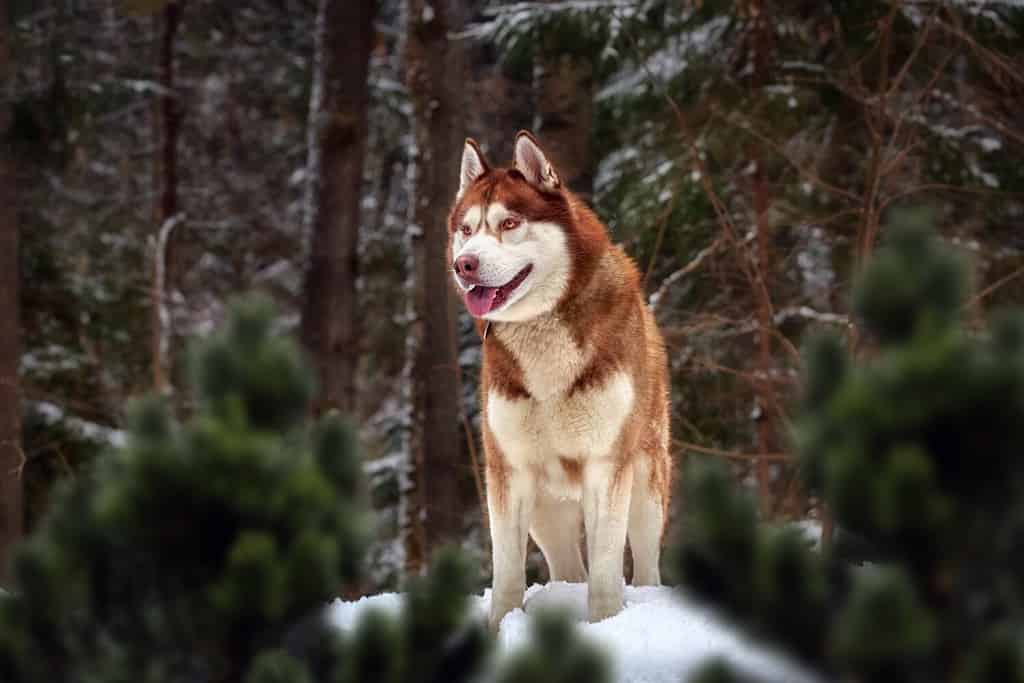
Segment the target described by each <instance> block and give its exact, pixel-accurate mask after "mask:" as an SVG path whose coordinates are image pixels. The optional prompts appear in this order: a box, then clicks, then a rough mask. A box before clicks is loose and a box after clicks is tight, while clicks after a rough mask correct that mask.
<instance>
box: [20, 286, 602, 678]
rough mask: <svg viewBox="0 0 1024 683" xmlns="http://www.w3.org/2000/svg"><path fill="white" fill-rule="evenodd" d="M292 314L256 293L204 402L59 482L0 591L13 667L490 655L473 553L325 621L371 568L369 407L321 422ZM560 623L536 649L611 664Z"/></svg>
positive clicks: (413, 673)
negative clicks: (373, 605)
mask: <svg viewBox="0 0 1024 683" xmlns="http://www.w3.org/2000/svg"><path fill="white" fill-rule="evenodd" d="M273 320H274V316H273V311H272V308H271V307H270V306H269V305H268V303H267V302H266V301H264V300H262V299H249V300H246V301H243V302H241V303H240V304H238V305H237V306H236V307H235V308H234V312H233V314H232V317H231V320H230V322H229V323H228V325H227V328H226V330H225V331H224V332H222V333H221V334H218V335H216V336H214V337H213V338H212V339H210V340H209V341H207V342H205V343H204V344H202V346H201V348H199V349H198V351H197V353H195V354H194V356H193V363H192V367H193V376H194V384H195V386H196V387H197V389H198V398H199V402H198V406H199V408H198V413H197V415H196V416H195V417H194V418H192V419H191V420H190V421H188V422H187V423H185V424H177V423H176V422H175V421H173V420H172V419H171V418H170V417H169V416H168V414H167V411H166V410H165V409H164V407H163V405H162V404H161V403H159V402H157V401H154V400H149V401H144V402H142V403H141V404H139V405H137V406H136V407H135V408H134V410H133V411H132V419H131V425H130V429H129V438H128V443H127V445H126V447H125V448H123V449H120V450H115V451H112V452H110V453H108V454H106V455H105V456H104V457H102V458H100V459H99V462H98V464H97V465H96V467H95V468H94V470H93V471H91V472H89V473H86V474H83V475H82V476H81V477H80V478H79V479H78V480H76V481H74V482H71V483H69V485H67V486H65V487H64V488H63V489H62V490H61V491H60V493H59V495H58V496H57V500H55V501H54V503H53V505H52V508H51V511H50V514H49V515H48V517H47V518H46V519H45V520H44V521H43V523H42V524H41V526H40V528H39V529H38V530H37V531H36V532H35V533H34V534H33V535H32V536H31V537H30V539H29V540H28V541H27V542H26V543H25V544H24V545H23V546H22V547H21V548H20V549H19V551H18V553H17V555H16V559H15V562H14V565H13V579H14V582H13V590H12V592H11V594H10V595H6V596H4V597H2V598H0V680H2V681H5V682H11V683H37V682H38V683H44V682H47V683H48V682H52V681H66V682H68V683H79V682H82V683H85V682H88V683H120V682H125V683H127V682H129V681H132V682H135V681H144V682H146V683H163V682H168V683H172V682H179V681H180V682H182V683H185V682H188V683H194V682H196V681H202V682H206V681H210V682H213V681H226V682H235V681H237V682H242V681H245V682H246V683H305V682H307V681H308V682H310V683H312V682H314V681H315V682H324V683H327V682H330V683H349V682H351V683H356V682H364V681H390V682H395V683H397V682H399V681H405V682H410V683H413V682H424V683H426V682H433V681H436V682H438V683H441V682H442V681H444V682H445V683H447V682H452V683H458V682H459V681H468V680H471V678H472V677H474V676H476V675H478V674H479V673H480V671H481V670H482V667H483V666H484V665H485V663H486V657H487V655H488V654H489V650H490V642H489V639H488V636H487V633H486V630H485V628H484V626H483V624H482V619H473V618H472V615H471V613H470V612H469V610H468V606H469V599H468V596H469V594H470V591H471V586H472V577H473V576H474V572H473V571H471V570H470V568H469V567H467V566H466V562H465V560H463V559H462V558H461V557H460V556H459V555H458V554H456V553H454V552H444V553H441V554H439V555H438V556H437V558H436V560H435V563H434V565H433V569H432V570H431V571H430V572H429V573H428V574H426V575H425V576H424V577H422V578H418V579H415V580H414V581H412V582H411V583H410V585H409V587H408V591H407V597H406V601H405V607H404V609H403V610H402V613H401V615H400V616H399V617H393V616H390V615H383V614H377V613H371V614H369V615H367V616H366V617H364V618H363V619H362V621H361V622H360V623H359V624H358V626H357V628H356V629H355V630H354V632H353V633H352V634H351V635H342V634H341V632H340V631H338V630H336V629H335V628H334V627H332V626H331V625H330V624H329V623H328V621H327V620H326V618H325V606H326V604H327V601H329V600H330V599H332V598H333V597H334V596H335V595H337V594H338V593H339V592H340V591H341V590H342V588H343V587H344V586H345V585H346V584H351V583H352V582H354V581H355V580H357V579H358V578H359V577H360V574H361V570H362V558H363V556H364V551H365V548H366V544H367V541H368V530H369V519H368V515H367V511H366V510H367V506H366V502H365V500H364V495H363V483H362V463H361V461H360V458H359V456H358V454H357V448H356V440H355V435H354V430H353V429H352V427H351V426H350V425H348V424H347V423H345V422H344V421H342V420H340V419H338V418H337V417H336V416H335V415H334V414H332V415H328V416H327V417H325V418H323V419H322V420H321V421H320V422H319V423H318V424H316V425H314V426H312V427H311V426H310V425H309V424H308V423H307V422H306V415H307V406H308V405H309V401H310V400H311V397H312V381H311V379H310V372H309V371H308V369H307V368H306V367H305V365H304V364H303V363H302V362H301V361H300V358H299V355H298V353H297V349H296V345H295V344H294V343H293V342H292V340H290V339H288V338H287V337H282V336H280V335H279V334H277V333H276V332H275V330H274V329H273ZM544 624H546V625H545V626H543V627H542V632H543V633H554V634H556V635H558V637H559V640H558V643H559V644H560V645H559V647H558V648H555V649H554V650H552V648H550V647H548V648H547V649H543V650H540V651H539V652H538V653H537V654H535V655H534V654H529V655H525V654H524V655H522V657H524V658H525V657H527V656H529V657H533V658H534V659H536V658H539V661H540V666H541V667H542V668H543V669H544V670H546V671H554V672H556V673H557V675H556V676H555V677H554V678H551V679H550V680H552V681H553V683H559V682H561V681H565V682H566V683H571V682H572V681H575V680H580V679H579V678H578V677H577V678H574V677H573V673H572V672H573V671H575V670H576V669H577V668H579V667H585V670H586V671H597V672H600V671H601V670H602V669H601V666H600V662H596V663H590V658H591V656H592V655H591V654H590V652H589V650H587V649H586V648H584V647H583V646H581V645H577V644H576V642H575V639H574V638H573V636H572V634H571V632H570V631H568V627H567V625H566V624H565V622H555V623H554V625H552V622H550V621H546V622H544ZM515 661H518V660H515ZM559 662H570V663H573V666H572V667H571V668H569V669H567V668H565V667H561V668H559V666H558V663H559ZM514 664H515V662H513V663H510V664H509V665H508V666H509V667H513V666H514ZM509 670H510V671H513V673H514V669H512V668H510V669H509ZM502 680H505V681H512V680H517V679H516V678H515V677H514V676H512V677H508V676H506V677H505V678H503V679H502ZM590 680H595V681H600V680H602V679H601V678H600V677H599V676H598V677H595V678H592V679H590Z"/></svg>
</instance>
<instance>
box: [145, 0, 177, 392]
mask: <svg viewBox="0 0 1024 683" xmlns="http://www.w3.org/2000/svg"><path fill="white" fill-rule="evenodd" d="M161 20H162V26H161V34H160V53H159V60H160V64H159V67H160V86H161V90H160V97H159V98H158V106H157V117H158V122H157V128H158V130H159V134H160V145H159V150H160V151H159V159H160V160H159V163H158V169H159V178H160V187H159V198H158V201H157V204H156V210H155V216H154V218H155V223H156V225H157V236H156V240H155V241H154V253H153V293H152V298H153V339H152V345H153V350H152V353H153V368H152V372H153V387H154V389H155V390H156V391H157V392H159V393H163V392H164V390H165V389H166V388H167V385H168V382H169V376H170V375H172V374H173V369H172V368H171V367H170V365H171V359H170V339H171V335H172V334H173V329H172V327H171V315H170V309H169V305H170V300H171V292H173V291H174V289H175V287H176V286H177V283H178V282H180V278H181V270H182V263H181V261H182V258H181V256H182V255H181V251H182V249H181V245H182V240H181V237H180V235H181V231H180V230H179V231H177V232H175V227H176V223H177V220H178V139H179V137H180V131H181V105H180V103H179V102H178V97H177V93H176V92H175V88H176V87H177V83H176V79H175V59H174V46H175V43H176V42H177V37H178V29H179V27H180V26H181V2H180V1H179V0H170V2H168V3H167V5H166V7H164V10H163V13H162V17H161Z"/></svg>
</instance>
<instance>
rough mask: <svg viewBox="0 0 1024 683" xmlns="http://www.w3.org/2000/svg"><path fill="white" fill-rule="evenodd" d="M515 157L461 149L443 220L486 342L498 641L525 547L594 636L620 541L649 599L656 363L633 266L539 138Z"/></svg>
mask: <svg viewBox="0 0 1024 683" xmlns="http://www.w3.org/2000/svg"><path fill="white" fill-rule="evenodd" d="M513 156H514V159H513V163H512V165H511V166H509V167H502V168H492V167H491V165H490V164H489V163H488V162H487V160H486V159H485V158H484V155H483V153H482V151H481V149H480V146H479V145H478V144H477V143H476V142H474V141H473V140H472V139H469V140H466V144H465V147H464V150H463V154H462V163H461V169H460V183H459V190H458V192H457V194H456V197H455V201H454V204H453V206H452V209H451V212H450V214H449V217H448V233H449V240H448V259H449V263H451V267H452V275H453V278H454V282H455V286H456V290H457V292H458V293H459V294H460V295H461V297H462V299H463V301H464V302H465V305H466V308H467V309H468V310H469V313H470V314H471V315H473V316H474V317H475V318H476V319H477V320H476V324H477V329H478V330H479V331H480V333H481V334H482V336H483V366H482V370H481V381H480V391H481V401H482V413H481V414H482V420H481V423H482V432H483V444H484V451H485V456H486V482H487V507H488V514H489V516H490V529H491V545H492V549H493V567H494V583H493V590H492V596H491V612H490V617H489V621H490V624H489V625H490V627H491V630H492V631H495V632H496V631H497V630H498V628H499V626H500V624H501V620H502V618H503V617H504V616H505V615H506V614H507V613H508V612H510V611H511V610H513V609H516V608H518V607H522V604H523V594H524V591H525V589H526V569H525V560H526V544H527V533H529V535H530V537H532V538H533V540H534V541H535V542H536V544H537V545H538V546H539V547H540V549H541V551H542V552H543V554H544V558H545V560H546V561H547V564H548V568H549V570H550V576H551V579H552V580H553V581H571V582H584V581H586V582H587V583H588V597H587V609H588V616H589V619H590V621H592V622H593V621H600V620H602V619H604V618H606V617H609V616H612V615H614V614H617V613H618V612H619V611H620V610H621V609H622V596H623V583H624V582H623V553H624V549H625V543H626V538H627V536H628V537H629V544H630V548H631V550H632V556H633V584H634V585H658V584H659V583H660V572H659V565H658V562H659V555H660V550H661V539H662V533H663V530H664V526H665V519H666V515H667V510H668V503H669V492H670V488H671V470H672V462H671V457H670V455H669V413H668V393H667V375H668V372H667V364H666V357H665V347H664V343H663V341H662V338H661V335H660V333H659V331H658V327H657V324H656V323H655V320H654V316H653V314H652V313H651V311H650V310H649V309H648V308H647V306H646V304H645V302H644V298H643V291H642V288H641V285H640V276H639V272H638V270H637V268H636V265H635V264H634V263H633V261H632V260H631V259H630V258H629V257H628V256H627V255H626V254H625V253H624V252H623V251H622V249H620V248H619V247H617V246H614V245H613V244H612V243H611V241H610V239H609V237H608V231H607V228H606V227H605V226H604V224H603V223H601V221H600V220H599V219H598V217H597V216H596V215H595V214H594V212H593V211H592V210H591V209H590V208H589V207H588V206H587V205H586V204H585V203H584V202H583V201H582V200H580V199H579V198H578V197H577V196H575V195H574V194H573V193H572V192H570V191H569V190H568V189H567V188H566V187H564V186H563V185H562V182H561V180H560V178H559V175H558V172H557V171H556V170H555V168H554V166H553V165H552V164H551V162H550V161H549V160H548V157H547V155H545V153H544V151H543V150H542V149H541V146H540V144H539V143H538V141H537V139H536V138H535V137H534V136H533V135H531V134H530V133H528V132H526V131H521V132H520V133H519V134H518V135H517V136H516V141H515V152H514V155H513ZM581 528H582V529H583V530H584V535H585V540H586V552H587V562H586V565H585V566H584V563H583V556H582V553H581V542H580V541H581V535H580V532H581ZM588 572H589V578H588Z"/></svg>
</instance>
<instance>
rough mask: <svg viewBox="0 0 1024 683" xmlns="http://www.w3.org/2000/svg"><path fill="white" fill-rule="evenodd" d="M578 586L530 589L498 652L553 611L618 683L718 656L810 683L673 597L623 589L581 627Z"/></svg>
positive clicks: (658, 678)
mask: <svg viewBox="0 0 1024 683" xmlns="http://www.w3.org/2000/svg"><path fill="white" fill-rule="evenodd" d="M490 599H491V598H490V591H487V592H485V593H484V594H483V595H482V596H478V597H477V598H476V601H475V603H476V608H477V609H478V610H479V611H480V615H481V618H482V617H483V616H484V615H486V613H487V609H488V607H489V605H490ZM401 600H402V598H401V596H400V595H399V594H397V593H386V594H383V595H375V596H372V597H367V598H362V599H360V600H359V601H358V602H341V601H340V600H339V601H336V602H335V603H334V605H333V606H332V609H331V618H332V619H333V621H334V622H335V624H337V625H338V626H339V627H340V628H342V629H345V630H347V629H350V628H352V627H353V626H354V625H355V623H356V621H357V620H358V617H359V614H360V613H362V612H363V611H364V610H366V609H368V608H377V609H381V610H384V611H389V612H397V611H398V609H399V608H400V606H401ZM586 603H587V587H586V585H585V584H570V583H552V584H548V585H546V586H539V585H534V586H532V587H530V589H529V590H527V592H526V610H525V613H524V611H523V610H515V611H514V612H512V613H510V614H508V615H507V616H506V617H505V619H504V620H503V621H502V622H501V631H500V633H499V634H498V645H499V649H500V651H502V652H504V653H507V652H512V651H514V650H515V649H516V648H518V647H521V646H522V645H523V644H525V643H526V642H528V640H529V628H530V619H529V617H528V616H527V615H528V614H531V613H534V612H536V611H537V610H538V609H543V608H546V607H551V606H558V607H561V608H563V609H565V610H567V611H569V612H570V613H571V614H573V615H575V616H576V617H577V618H578V619H579V621H580V624H579V628H580V630H581V632H582V633H583V635H584V637H586V638H590V639H592V640H593V642H595V643H597V644H599V645H600V646H601V647H602V648H603V649H605V650H606V651H608V652H610V653H611V656H612V660H613V665H614V670H615V680H616V681H617V682H619V683H662V682H663V681H664V682H665V683H668V682H669V681H671V683H680V681H685V680H686V676H687V675H688V674H689V673H692V672H693V671H694V670H695V669H696V668H697V667H698V666H699V665H700V664H701V663H702V662H703V661H704V660H705V659H706V658H707V657H711V656H715V655H719V656H722V657H725V658H726V659H727V660H728V661H729V662H730V663H732V664H733V666H734V667H735V668H737V669H739V670H741V671H744V672H747V673H750V674H756V675H758V676H759V677H761V678H764V679H766V680H772V681H785V682H786V683H801V682H803V681H807V682H810V681H814V680H815V678H814V677H812V676H810V675H808V674H807V673H805V672H802V671H800V670H799V669H798V668H797V667H795V666H794V665H793V664H792V663H789V662H787V661H785V660H784V659H782V658H781V657H779V656H777V655H775V654H774V653H772V652H769V651H767V650H765V649H764V648H761V647H757V646H755V645H753V644H752V643H750V642H749V641H747V640H746V639H744V638H743V637H741V636H739V635H738V634H736V633H735V632H734V631H732V630H730V629H729V628H728V627H726V626H725V625H723V624H722V622H721V621H720V620H718V619H716V618H715V617H714V616H712V615H711V614H710V613H709V612H708V611H707V610H705V609H702V608H700V607H698V606H696V605H694V604H693V603H691V602H689V601H687V600H685V599H684V598H682V597H681V596H679V595H678V594H677V592H676V591H674V590H672V589H670V588H665V587H660V588H633V587H632V586H627V587H626V607H625V609H623V610H622V612H621V613H619V614H618V615H617V616H614V617H612V618H610V619H606V620H604V621H602V622H599V623H596V624H588V623H586V621H585V616H586Z"/></svg>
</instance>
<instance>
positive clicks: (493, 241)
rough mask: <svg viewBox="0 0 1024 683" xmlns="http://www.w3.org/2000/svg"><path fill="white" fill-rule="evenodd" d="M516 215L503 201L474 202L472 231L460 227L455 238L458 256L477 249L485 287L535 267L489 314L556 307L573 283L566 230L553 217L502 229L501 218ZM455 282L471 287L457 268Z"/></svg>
mask: <svg viewBox="0 0 1024 683" xmlns="http://www.w3.org/2000/svg"><path fill="white" fill-rule="evenodd" d="M510 215H512V214H511V212H510V211H509V210H508V209H507V208H506V207H505V206H503V205H502V204H501V203H499V202H495V203H493V204H490V205H489V206H487V207H486V213H485V210H484V208H483V207H481V206H479V205H475V206H471V207H470V208H469V209H467V210H466V213H465V216H464V218H463V224H464V225H468V226H470V228H472V230H473V232H472V234H471V235H470V236H469V237H468V238H467V237H466V236H464V235H463V234H462V232H461V230H460V231H458V232H457V233H456V235H455V238H454V241H453V242H452V254H453V257H454V258H455V259H458V257H459V256H462V255H463V254H475V255H476V256H477V258H478V259H479V260H480V270H479V271H478V273H477V277H478V278H479V279H480V283H481V284H482V285H484V286H486V287H500V286H502V285H504V284H507V283H508V282H510V281H511V280H512V279H513V278H515V276H516V275H518V274H519V272H520V271H522V270H523V269H524V268H526V266H528V265H532V266H533V270H532V271H531V272H530V274H529V275H528V276H527V277H526V279H525V280H524V281H523V282H522V284H520V285H519V287H517V288H516V290H515V291H514V292H512V294H511V295H510V296H509V298H508V301H506V302H505V304H504V305H503V306H502V307H501V308H500V309H498V310H496V311H491V312H490V313H488V314H486V315H485V316H483V317H484V318H485V319H487V320H497V321H505V322H519V321H524V320H529V319H531V318H534V317H537V316H539V315H541V314H543V313H546V312H548V311H550V310H552V309H553V308H554V307H555V305H556V304H557V303H558V301H559V299H561V298H562V295H563V294H564V293H565V290H566V288H567V287H568V284H569V269H570V263H569V250H568V246H567V244H566V237H565V231H564V230H563V229H562V228H561V227H560V226H558V225H556V224H554V223H546V222H537V223H532V222H529V221H526V220H524V221H523V222H522V223H521V224H520V225H519V227H517V228H515V229H513V230H506V231H504V232H500V234H501V239H499V238H498V234H499V231H500V225H501V222H502V221H503V220H504V219H505V218H507V217H508V216H510ZM453 277H454V278H455V282H456V284H457V285H458V286H459V287H460V288H461V289H463V290H466V289H468V287H467V286H466V285H465V284H463V283H462V282H461V281H460V280H459V278H458V276H457V275H454V274H453Z"/></svg>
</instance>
